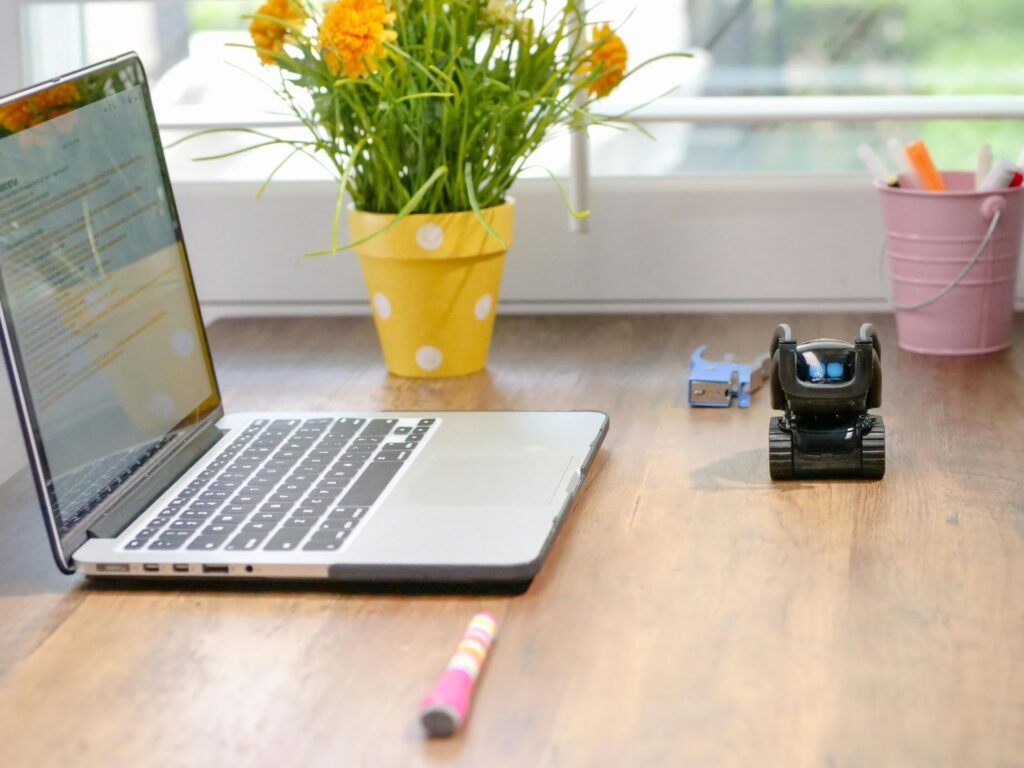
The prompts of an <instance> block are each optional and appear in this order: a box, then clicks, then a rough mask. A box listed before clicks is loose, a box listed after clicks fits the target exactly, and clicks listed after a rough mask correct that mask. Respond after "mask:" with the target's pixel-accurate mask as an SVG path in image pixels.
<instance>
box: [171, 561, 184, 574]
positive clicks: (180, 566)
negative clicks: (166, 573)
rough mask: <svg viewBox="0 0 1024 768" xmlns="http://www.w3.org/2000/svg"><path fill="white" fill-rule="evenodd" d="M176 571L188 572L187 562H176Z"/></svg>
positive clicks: (174, 566)
mask: <svg viewBox="0 0 1024 768" xmlns="http://www.w3.org/2000/svg"><path fill="white" fill-rule="evenodd" d="M171 567H172V568H174V572H175V573H188V565H187V564H186V563H175V564H174V565H173V566H171Z"/></svg>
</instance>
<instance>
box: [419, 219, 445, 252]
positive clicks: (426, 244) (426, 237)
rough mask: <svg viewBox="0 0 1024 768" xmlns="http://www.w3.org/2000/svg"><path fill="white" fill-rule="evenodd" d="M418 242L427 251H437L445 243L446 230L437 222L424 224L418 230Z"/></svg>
mask: <svg viewBox="0 0 1024 768" xmlns="http://www.w3.org/2000/svg"><path fill="white" fill-rule="evenodd" d="M416 244H417V245H419V247H420V248H422V249H423V250H425V251H436V250H437V249H438V248H440V247H441V246H442V245H443V244H444V230H443V229H441V227H439V226H438V225H437V224H430V223H427V224H423V225H421V226H420V228H419V229H417V230H416Z"/></svg>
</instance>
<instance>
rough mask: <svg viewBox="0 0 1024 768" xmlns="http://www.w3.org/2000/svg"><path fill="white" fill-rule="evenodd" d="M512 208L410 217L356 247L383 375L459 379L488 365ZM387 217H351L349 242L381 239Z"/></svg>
mask: <svg viewBox="0 0 1024 768" xmlns="http://www.w3.org/2000/svg"><path fill="white" fill-rule="evenodd" d="M514 214H515V205H514V203H513V202H512V201H511V200H509V201H508V202H506V203H504V204H502V205H498V206H495V207H494V208H487V209H485V210H484V211H483V216H484V218H486V219H487V221H488V223H489V224H490V225H491V228H492V229H494V231H495V232H497V234H498V235H499V236H500V237H501V239H502V241H503V242H499V241H498V240H496V239H495V238H494V237H493V236H492V235H490V234H489V233H488V232H487V230H486V229H484V227H483V225H482V224H481V223H480V220H479V219H478V218H477V217H476V215H475V214H474V213H473V212H472V211H465V212H459V213H439V214H416V215H413V216H407V217H406V218H404V219H402V220H401V221H400V222H398V223H397V224H396V225H395V226H394V227H392V228H391V229H390V230H388V231H387V232H385V233H383V234H379V235H377V236H376V237H372V238H370V239H369V240H367V241H366V242H365V243H362V244H361V245H357V246H356V247H355V249H354V250H355V251H356V253H357V254H358V255H359V263H360V265H361V266H362V269H363V278H364V279H365V280H366V291H367V294H368V296H369V299H370V306H371V307H372V309H373V319H374V323H375V324H376V326H377V335H378V337H379V338H380V345H381V349H382V350H383V351H384V360H385V362H386V363H387V366H388V370H389V371H391V372H392V373H394V374H397V375H399V376H409V377H414V378H439V377H442V376H461V375H463V374H467V373H473V372H475V371H479V370H481V369H482V368H483V367H484V366H485V365H486V364H487V352H488V349H489V348H490V345H491V331H492V329H493V328H494V313H495V310H496V309H497V306H498V289H499V288H500V287H501V271H502V267H503V266H504V263H505V249H506V248H508V247H509V246H510V245H511V244H512V229H513V219H514ZM392 219H393V216H392V215H391V214H382V213H366V212H363V211H357V210H354V209H350V210H349V217H348V222H349V235H350V237H351V239H352V240H353V241H358V240H361V239H362V238H364V237H367V236H369V235H372V234H373V233H375V232H380V231H381V230H382V229H383V228H384V227H385V226H387V225H388V223H389V222H390V221H391V220H392Z"/></svg>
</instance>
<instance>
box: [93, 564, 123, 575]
mask: <svg viewBox="0 0 1024 768" xmlns="http://www.w3.org/2000/svg"><path fill="white" fill-rule="evenodd" d="M96 570H97V571H99V572H100V573H128V563H100V564H99V565H97V566H96Z"/></svg>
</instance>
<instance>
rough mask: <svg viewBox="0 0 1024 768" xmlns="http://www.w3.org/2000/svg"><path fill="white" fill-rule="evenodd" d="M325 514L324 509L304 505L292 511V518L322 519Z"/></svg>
mask: <svg viewBox="0 0 1024 768" xmlns="http://www.w3.org/2000/svg"><path fill="white" fill-rule="evenodd" d="M323 513H324V508H323V507H319V506H317V507H314V506H307V505H305V504H303V505H302V506H301V507H298V508H297V509H294V510H292V514H291V517H320V515H322V514H323Z"/></svg>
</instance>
